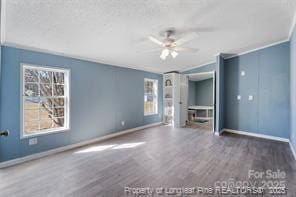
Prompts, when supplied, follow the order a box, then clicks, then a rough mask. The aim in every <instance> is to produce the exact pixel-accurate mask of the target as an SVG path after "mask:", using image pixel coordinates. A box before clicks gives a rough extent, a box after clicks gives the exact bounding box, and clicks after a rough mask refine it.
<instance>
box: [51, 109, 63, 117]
mask: <svg viewBox="0 0 296 197" xmlns="http://www.w3.org/2000/svg"><path fill="white" fill-rule="evenodd" d="M64 112H65V110H64V108H54V109H53V116H54V117H64Z"/></svg>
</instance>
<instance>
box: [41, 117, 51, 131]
mask: <svg viewBox="0 0 296 197" xmlns="http://www.w3.org/2000/svg"><path fill="white" fill-rule="evenodd" d="M50 128H52V119H42V120H40V130H42V129H50Z"/></svg>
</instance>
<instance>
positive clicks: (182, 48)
mask: <svg viewBox="0 0 296 197" xmlns="http://www.w3.org/2000/svg"><path fill="white" fill-rule="evenodd" d="M174 50H175V51H179V52H181V51H184V52H190V53H196V52H197V51H199V49H194V48H188V47H175V48H174Z"/></svg>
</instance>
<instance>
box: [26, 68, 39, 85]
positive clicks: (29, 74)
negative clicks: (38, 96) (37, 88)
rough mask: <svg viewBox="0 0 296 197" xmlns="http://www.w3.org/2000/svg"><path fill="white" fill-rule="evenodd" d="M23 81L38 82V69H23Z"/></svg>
mask: <svg viewBox="0 0 296 197" xmlns="http://www.w3.org/2000/svg"><path fill="white" fill-rule="evenodd" d="M25 82H38V71H37V70H33V69H25Z"/></svg>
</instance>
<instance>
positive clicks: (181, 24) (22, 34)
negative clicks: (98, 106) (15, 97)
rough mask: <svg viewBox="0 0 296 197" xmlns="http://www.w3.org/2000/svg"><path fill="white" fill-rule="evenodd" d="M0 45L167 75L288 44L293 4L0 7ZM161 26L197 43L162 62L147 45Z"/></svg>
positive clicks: (37, 0) (192, 0) (287, 0)
mask: <svg viewBox="0 0 296 197" xmlns="http://www.w3.org/2000/svg"><path fill="white" fill-rule="evenodd" d="M2 3H3V5H2V32H1V34H2V36H1V37H2V38H1V39H2V40H1V41H2V43H3V44H5V45H11V46H22V47H25V48H35V49H41V50H44V51H50V52H54V53H58V54H64V55H68V56H73V57H80V58H82V59H89V60H93V61H97V62H103V63H108V64H113V65H117V66H123V67H132V68H137V69H142V70H149V71H155V72H167V71H172V70H182V69H186V68H190V67H194V66H197V65H200V64H203V63H206V62H209V61H213V60H214V56H215V55H216V54H217V53H231V54H235V53H240V52H243V51H246V50H250V49H253V48H256V47H261V46H263V45H266V44H270V43H273V42H276V41H281V40H284V39H287V38H288V34H289V30H290V27H291V25H292V20H293V16H294V13H295V8H296V1H295V0H260V1H259V0H223V1H222V0H30V1H24V0H2ZM168 27H175V28H176V29H177V32H179V33H178V34H177V37H179V36H182V34H185V33H186V32H189V31H197V32H199V34H200V37H199V38H197V39H195V40H194V41H192V42H190V43H187V44H186V46H188V47H194V48H199V49H200V51H199V52H198V53H196V54H188V53H181V54H180V55H179V56H178V57H177V58H176V59H172V58H168V59H167V60H166V61H162V60H160V58H159V53H160V52H153V53H139V51H141V50H149V49H151V48H155V47H156V45H154V44H153V43H151V42H150V41H148V40H146V39H145V37H146V36H147V35H150V34H154V35H156V36H159V32H160V31H163V30H164V29H166V28H168Z"/></svg>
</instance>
